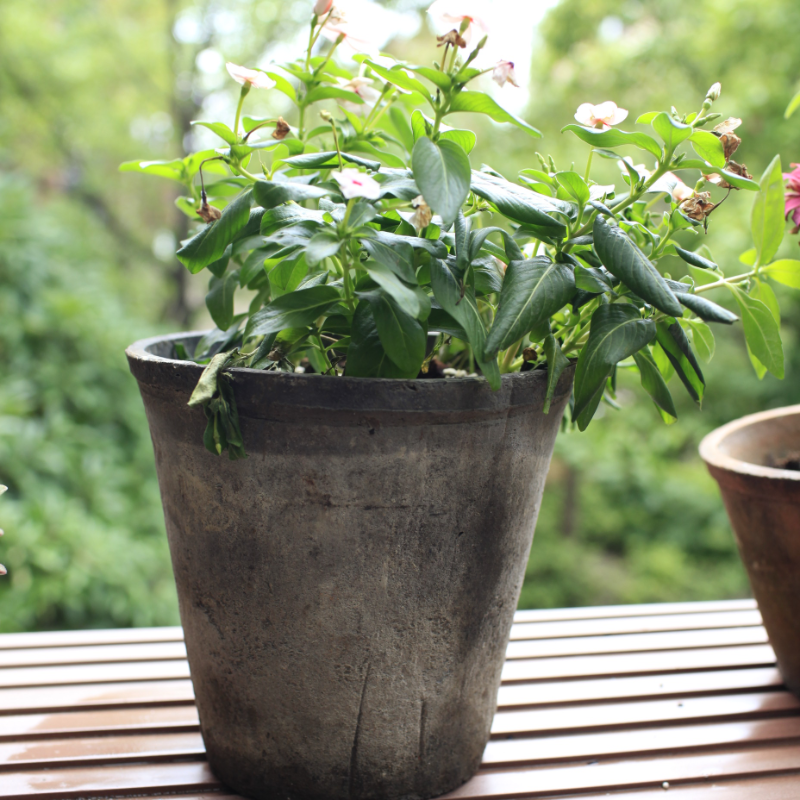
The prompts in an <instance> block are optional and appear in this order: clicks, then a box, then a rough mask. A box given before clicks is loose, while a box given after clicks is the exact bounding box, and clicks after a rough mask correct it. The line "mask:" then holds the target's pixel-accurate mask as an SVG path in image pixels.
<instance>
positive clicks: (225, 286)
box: [206, 270, 239, 331]
mask: <svg viewBox="0 0 800 800" xmlns="http://www.w3.org/2000/svg"><path fill="white" fill-rule="evenodd" d="M208 286H209V291H208V294H207V295H206V307H207V308H208V313H209V314H211V319H213V320H214V324H215V325H216V326H217V327H218V328H219V329H220V330H221V331H226V330H228V328H230V326H231V324H232V323H233V297H234V295H235V294H236V289H237V288H238V286H239V270H232V271H231V272H229V273H227V274H226V275H223V276H222V277H221V278H216V277H212V278H211V280H210V281H209V285H208Z"/></svg>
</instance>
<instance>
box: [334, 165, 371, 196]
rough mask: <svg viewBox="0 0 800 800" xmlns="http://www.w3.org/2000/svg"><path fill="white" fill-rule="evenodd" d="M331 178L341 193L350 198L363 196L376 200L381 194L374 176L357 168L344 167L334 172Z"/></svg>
mask: <svg viewBox="0 0 800 800" xmlns="http://www.w3.org/2000/svg"><path fill="white" fill-rule="evenodd" d="M333 178H334V180H335V181H336V183H338V184H339V187H340V188H341V190H342V195H343V196H344V197H345V198H347V199H348V200H351V199H352V198H353V197H364V198H366V199H367V200H378V199H379V198H380V196H381V185H380V184H379V183H378V181H376V180H375V179H374V178H371V177H370V176H369V175H366V174H365V173H363V172H359V171H358V170H357V169H344V170H342V171H341V172H334V173H333Z"/></svg>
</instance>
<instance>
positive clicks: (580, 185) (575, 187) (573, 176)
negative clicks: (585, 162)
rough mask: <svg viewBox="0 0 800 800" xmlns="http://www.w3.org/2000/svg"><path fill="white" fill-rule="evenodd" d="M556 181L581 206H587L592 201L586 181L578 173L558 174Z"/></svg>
mask: <svg viewBox="0 0 800 800" xmlns="http://www.w3.org/2000/svg"><path fill="white" fill-rule="evenodd" d="M556 180H557V181H558V182H559V183H560V184H561V185H562V186H563V187H564V190H565V191H566V192H567V193H568V194H569V195H570V196H571V197H574V198H575V202H576V203H577V204H578V205H579V206H581V207H583V206H585V205H586V204H587V203H588V202H589V200H590V199H591V194H590V192H589V187H588V186H587V185H586V181H585V180H584V179H583V178H582V177H581V176H580V175H578V173H577V172H557V173H556Z"/></svg>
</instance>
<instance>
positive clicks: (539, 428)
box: [127, 334, 572, 800]
mask: <svg viewBox="0 0 800 800" xmlns="http://www.w3.org/2000/svg"><path fill="white" fill-rule="evenodd" d="M197 338H198V337H197V336H196V335H191V334H179V335H175V336H171V337H162V338H158V339H150V340H147V341H142V342H137V343H136V344H134V345H133V346H131V347H130V348H129V349H128V351H127V355H128V359H129V361H130V366H131V371H132V372H133V374H134V375H135V376H136V379H137V380H138V382H139V387H140V389H141V392H142V397H143V399H144V404H145V410H146V412H147V418H148V421H149V424H150V431H151V434H152V438H153V447H154V450H155V457H156V465H157V468H158V479H159V484H160V487H161V496H162V501H163V505H164V515H165V518H166V526H167V534H168V537H169V543H170V551H171V555H172V562H173V567H174V571H175V581H176V583H177V587H178V598H179V603H180V612H181V620H182V622H183V627H184V632H185V636H186V648H187V651H188V656H189V665H190V667H191V673H192V681H193V683H194V690H195V695H196V698H197V706H198V710H199V713H200V724H201V729H202V733H203V738H204V740H205V745H206V749H207V752H208V759H209V762H210V764H211V767H212V769H213V770H214V771H215V772H216V773H217V775H218V776H219V777H220V778H221V779H222V780H223V781H224V782H225V783H227V784H228V785H229V786H231V787H232V788H234V789H235V790H236V791H238V792H240V793H243V794H245V795H249V796H251V797H256V798H282V800H312V799H313V800H321V799H322V798H326V799H327V800H333V799H334V798H342V799H344V798H348V800H358V798H406V799H407V800H413V798H427V797H431V796H434V795H437V794H441V793H444V792H446V791H449V790H451V789H453V788H455V787H457V786H458V785H460V784H462V783H463V782H464V781H466V780H467V779H469V778H470V777H471V776H472V775H473V774H474V772H475V771H476V770H477V768H478V766H479V764H480V761H481V757H482V755H483V750H484V747H485V745H486V742H487V740H488V737H489V728H490V725H491V722H492V718H493V716H494V712H495V708H496V700H497V689H498V686H499V683H500V674H501V670H502V667H503V662H504V659H505V650H506V646H507V643H508V636H509V631H510V627H511V622H512V618H513V615H514V610H515V608H516V605H517V601H518V599H519V592H520V589H521V586H522V581H523V576H524V573H525V566H526V563H527V560H528V553H529V549H530V545H531V539H532V536H533V530H534V526H535V523H536V516H537V513H538V510H539V504H540V501H541V496H542V490H543V487H544V481H545V477H546V475H547V470H548V466H549V463H550V456H551V454H552V449H553V444H554V441H555V437H556V433H557V431H558V428H559V425H560V422H561V417H562V413H563V409H564V407H565V405H566V403H567V401H568V399H569V395H570V389H571V382H572V370H571V369H570V370H567V371H566V372H565V374H564V375H563V376H562V379H561V381H560V383H559V386H558V390H557V393H556V398H555V400H554V402H553V406H552V409H551V411H550V414H549V415H545V414H543V413H542V405H543V401H544V396H545V386H546V374H545V373H544V372H528V373H525V374H516V375H508V376H504V377H503V380H502V387H501V389H500V390H499V391H497V392H493V391H492V390H491V389H490V388H489V386H488V384H487V383H486V382H485V381H483V380H474V379H458V380H411V381H406V380H377V379H360V378H337V377H323V376H318V375H292V374H286V373H265V372H262V371H255V370H233V376H234V391H235V395H236V400H237V405H238V409H239V416H240V419H241V425H242V433H243V436H244V442H245V447H246V450H247V452H248V453H249V457H248V458H247V459H245V460H242V461H236V462H232V461H230V460H229V459H228V458H227V456H224V457H222V458H218V457H216V456H214V455H212V454H210V453H208V452H207V451H206V450H205V449H204V447H203V443H202V437H203V430H204V427H205V418H204V415H203V412H202V411H201V410H200V409H191V408H189V407H188V406H187V404H186V403H187V401H188V400H189V396H190V394H191V391H192V389H193V388H194V386H195V384H196V383H197V379H198V377H199V376H200V373H201V370H202V368H201V367H199V366H197V365H195V364H192V363H190V362H186V361H177V360H175V359H174V358H173V355H174V347H173V344H174V342H176V341H183V342H184V343H185V345H186V346H187V350H188V351H189V352H192V350H193V347H194V345H195V343H196V341H197Z"/></svg>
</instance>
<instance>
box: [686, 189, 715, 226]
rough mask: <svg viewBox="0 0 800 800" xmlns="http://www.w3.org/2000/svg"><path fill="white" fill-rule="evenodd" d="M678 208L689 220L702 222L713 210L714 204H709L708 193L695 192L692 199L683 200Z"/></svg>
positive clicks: (709, 194)
mask: <svg viewBox="0 0 800 800" xmlns="http://www.w3.org/2000/svg"><path fill="white" fill-rule="evenodd" d="M680 208H681V211H683V213H684V214H686V216H687V217H689V219H694V220H697V221H698V222H704V221H705V219H706V217H707V216H708V215H709V214H710V213H711V212H712V211H713V210H714V208H715V204H714V203H712V202H711V193H710V192H697V193H696V194H695V195H694V196H693V197H690V198H689V199H688V200H684V202H683V203H681V206H680Z"/></svg>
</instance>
